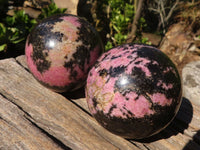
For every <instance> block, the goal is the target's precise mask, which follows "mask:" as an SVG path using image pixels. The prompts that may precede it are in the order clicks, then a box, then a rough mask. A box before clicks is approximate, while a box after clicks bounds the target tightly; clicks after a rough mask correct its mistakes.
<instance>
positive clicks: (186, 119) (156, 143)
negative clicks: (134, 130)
mask: <svg viewBox="0 0 200 150" xmlns="http://www.w3.org/2000/svg"><path fill="white" fill-rule="evenodd" d="M17 60H18V61H19V63H20V64H22V65H23V66H24V67H25V68H27V65H26V61H25V57H24V56H20V57H18V58H17ZM72 101H73V102H74V103H76V104H77V105H79V107H81V108H82V109H84V110H85V111H86V112H88V113H89V110H88V107H87V103H86V100H85V98H81V99H72ZM199 132H200V108H199V107H198V106H196V105H194V104H192V103H191V102H190V101H189V100H187V99H183V103H182V105H181V108H180V110H179V112H178V114H177V116H176V118H175V119H174V121H173V122H172V123H171V124H170V125H169V126H168V127H167V128H166V129H165V130H164V131H162V132H161V133H159V134H158V135H156V136H153V137H152V138H148V139H147V140H145V141H139V142H137V141H132V142H133V143H134V144H135V145H137V146H138V147H139V148H140V149H142V150H147V149H152V150H171V149H175V150H176V149H177V150H181V149H184V150H187V149H188V148H189V149H196V150H198V149H200V134H199ZM194 137H195V138H194Z"/></svg>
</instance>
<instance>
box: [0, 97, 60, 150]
mask: <svg viewBox="0 0 200 150" xmlns="http://www.w3.org/2000/svg"><path fill="white" fill-rule="evenodd" d="M30 148H31V149H35V150H36V149H41V150H46V149H49V150H55V149H56V150H61V149H62V147H61V146H59V145H58V144H56V143H55V141H53V140H52V139H51V138H49V137H48V136H47V135H46V134H45V133H44V132H42V130H40V129H39V128H37V127H36V126H34V125H33V124H32V123H31V122H30V121H28V120H27V119H26V117H25V113H24V112H23V111H21V110H20V108H19V107H17V106H16V105H14V104H12V103H11V102H9V101H8V100H7V99H5V98H4V97H3V96H1V95H0V149H5V150H8V149H10V150H12V149H23V150H26V149H27V150H28V149H30Z"/></svg>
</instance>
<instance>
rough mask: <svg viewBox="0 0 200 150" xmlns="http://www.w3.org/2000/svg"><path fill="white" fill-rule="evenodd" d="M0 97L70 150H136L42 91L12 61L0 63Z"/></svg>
mask: <svg viewBox="0 0 200 150" xmlns="http://www.w3.org/2000/svg"><path fill="white" fill-rule="evenodd" d="M0 93H1V94H2V95H3V96H4V97H6V98H7V99H9V100H10V101H11V102H12V103H14V104H15V105H17V106H18V107H20V108H21V109H22V110H23V111H24V112H26V114H27V116H26V117H27V118H28V119H29V120H30V121H31V122H33V123H34V124H36V125H37V126H38V127H40V128H42V129H43V130H44V131H45V132H47V133H48V134H50V135H51V136H53V137H55V138H56V139H57V140H59V141H61V142H62V143H63V144H64V145H66V146H68V147H70V148H72V149H81V150H82V149H84V150H87V149H89V150H91V149H95V150H98V149H101V150H102V149H109V150H112V149H127V150H128V149H135V150H137V149H138V148H137V147H136V146H134V145H133V144H131V143H130V142H128V141H126V140H125V139H123V138H121V137H118V136H115V135H113V134H111V133H110V132H108V131H107V130H105V129H104V128H102V127H101V126H99V125H98V124H97V123H96V121H95V120H94V119H93V118H92V117H91V116H90V115H88V114H87V113H85V112H84V111H82V110H81V109H80V108H79V107H77V106H76V105H74V104H73V103H72V102H71V101H69V100H67V99H66V98H65V97H63V96H62V95H60V94H57V93H55V92H52V91H50V90H48V89H47V88H44V87H43V86H42V85H40V84H39V83H38V82H37V81H36V80H35V79H34V78H33V76H32V75H31V74H30V73H29V72H28V71H26V70H25V69H24V68H23V67H21V66H20V65H19V64H17V63H16V61H15V60H14V59H6V60H1V61H0Z"/></svg>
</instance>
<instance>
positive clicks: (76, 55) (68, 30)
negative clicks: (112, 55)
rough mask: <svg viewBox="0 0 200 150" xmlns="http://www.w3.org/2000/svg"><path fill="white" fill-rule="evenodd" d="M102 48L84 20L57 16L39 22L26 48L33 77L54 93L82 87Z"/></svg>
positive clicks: (67, 15)
mask: <svg viewBox="0 0 200 150" xmlns="http://www.w3.org/2000/svg"><path fill="white" fill-rule="evenodd" d="M102 50H103V45H102V42H101V39H100V38H99V35H98V33H97V31H96V30H95V29H94V28H93V27H92V26H91V25H90V24H89V23H88V22H87V21H86V20H84V19H82V18H80V17H77V16H74V15H69V14H63V15H57V16H53V17H49V18H47V19H44V20H43V21H42V22H40V23H39V24H38V25H37V26H36V27H35V28H34V29H33V30H32V32H31V33H30V34H29V36H28V38H27V42H26V47H25V54H26V58H27V64H28V67H29V69H30V71H31V73H32V74H33V76H34V77H35V78H36V79H37V80H38V81H39V82H40V83H42V84H43V85H45V86H46V87H48V88H50V89H52V90H54V91H56V92H66V91H73V90H76V89H78V88H80V87H81V86H83V85H84V83H85V80H86V78H87V74H88V72H89V70H90V68H91V66H93V64H94V63H95V61H96V59H97V58H98V57H99V56H100V54H101V52H102Z"/></svg>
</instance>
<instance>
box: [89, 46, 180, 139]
mask: <svg viewBox="0 0 200 150" xmlns="http://www.w3.org/2000/svg"><path fill="white" fill-rule="evenodd" d="M181 96H182V88H181V80H180V76H179V73H178V71H177V69H176V67H175V65H174V64H173V62H172V61H171V60H170V59H169V58H168V57H167V56H166V55H165V54H164V53H163V52H161V51H160V50H159V49H156V48H154V47H152V46H148V45H140V44H125V45H121V46H118V47H116V48H112V49H111V50H109V51H108V52H106V53H104V54H102V56H101V57H100V58H99V59H98V60H97V62H96V63H95V65H94V66H93V67H92V69H91V70H90V72H89V74H88V78H87V84H86V99H87V103H88V107H89V110H90V112H91V114H92V115H93V116H94V118H95V119H96V120H97V121H98V122H99V123H100V124H101V125H102V126H103V127H105V128H106V129H108V130H109V131H111V132H112V133H115V134H117V135H120V136H122V137H124V138H131V139H142V138H146V137H149V136H151V135H153V134H156V133H158V132H160V131H161V130H162V129H164V128H165V127H166V126H167V125H168V124H169V123H170V122H171V121H172V120H173V118H174V117H175V115H176V113H177V111H178V110H179V107H180V104H181Z"/></svg>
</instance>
